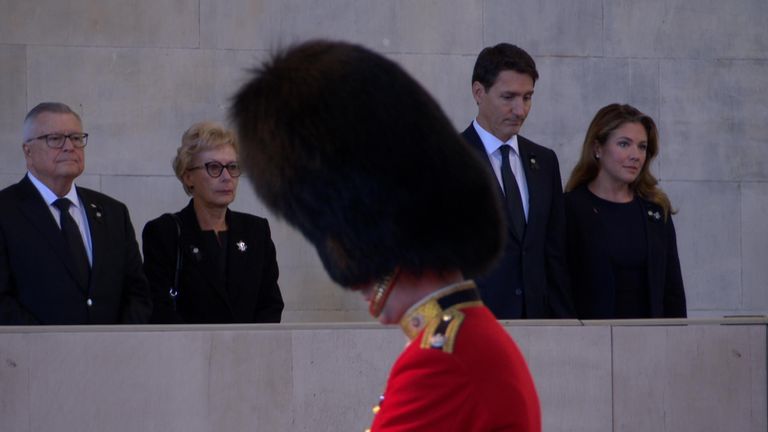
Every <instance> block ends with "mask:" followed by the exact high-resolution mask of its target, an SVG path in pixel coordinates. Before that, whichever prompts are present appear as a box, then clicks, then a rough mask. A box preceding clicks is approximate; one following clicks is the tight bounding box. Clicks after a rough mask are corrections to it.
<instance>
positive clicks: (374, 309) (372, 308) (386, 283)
mask: <svg viewBox="0 0 768 432" xmlns="http://www.w3.org/2000/svg"><path fill="white" fill-rule="evenodd" d="M399 275H400V268H396V269H395V270H394V271H393V272H392V273H390V274H388V275H387V276H385V277H384V278H382V279H381V280H380V281H378V282H376V286H375V287H374V288H373V296H371V301H370V303H369V304H368V312H370V314H371V316H372V317H374V318H378V317H379V315H381V311H383V310H384V305H386V304H387V299H388V298H389V293H391V292H392V288H394V286H395V282H396V281H397V277H398V276H399Z"/></svg>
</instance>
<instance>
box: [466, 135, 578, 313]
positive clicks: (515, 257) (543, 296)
mask: <svg viewBox="0 0 768 432" xmlns="http://www.w3.org/2000/svg"><path fill="white" fill-rule="evenodd" d="M461 135H462V136H463V137H464V139H465V140H466V141H467V142H468V143H469V144H470V146H471V147H472V148H474V149H475V150H476V151H477V152H478V153H479V155H480V157H481V158H482V159H483V160H484V161H486V166H487V167H488V169H489V170H490V171H491V174H492V175H494V178H495V174H494V173H493V166H492V165H491V161H490V159H489V158H488V153H486V151H485V147H484V146H483V142H482V140H481V139H480V136H479V135H478V134H477V131H475V128H474V126H473V125H472V124H470V125H469V127H468V128H467V129H466V130H464V132H462V134H461ZM517 143H518V147H519V150H520V157H521V158H522V165H523V170H524V171H525V179H526V183H527V185H528V195H529V200H528V201H529V206H528V209H529V210H528V224H527V226H526V229H525V234H524V236H523V238H519V237H518V235H517V234H516V233H515V232H514V230H513V229H512V228H511V227H512V224H511V223H507V225H508V229H507V239H506V246H505V249H504V253H503V255H502V257H501V259H500V260H499V261H498V262H497V264H496V265H495V266H494V268H493V269H491V271H489V272H488V273H486V274H484V275H481V276H479V277H476V282H477V285H478V287H479V288H480V294H481V296H482V298H483V302H484V303H485V304H486V305H488V307H489V308H490V309H491V311H492V312H493V313H494V315H496V318H498V319H518V318H573V317H575V312H574V309H573V303H572V300H571V296H570V287H569V284H568V275H567V269H566V262H565V214H564V209H563V186H562V183H561V181H560V166H559V164H558V162H557V156H556V155H555V152H553V151H552V150H550V149H548V148H546V147H542V146H540V145H538V144H535V143H533V142H531V141H529V140H527V139H525V138H523V137H522V136H520V135H518V136H517ZM497 185H498V182H497ZM497 189H498V197H499V199H500V200H502V201H504V200H505V198H504V191H503V190H502V188H501V186H500V185H499V186H498V187H497ZM502 208H504V209H505V212H506V209H507V206H506V205H505V204H502ZM507 220H508V221H509V214H507ZM470 276H471V275H470Z"/></svg>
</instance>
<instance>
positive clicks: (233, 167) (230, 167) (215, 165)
mask: <svg viewBox="0 0 768 432" xmlns="http://www.w3.org/2000/svg"><path fill="white" fill-rule="evenodd" d="M203 167H205V172H207V173H208V175H209V176H211V177H213V178H219V177H221V173H223V172H224V168H226V169H227V172H228V173H229V176H230V177H233V178H236V177H240V174H242V173H241V172H240V164H239V163H237V162H231V163H228V164H226V165H224V164H222V163H220V162H216V161H213V162H206V163H204V164H203V165H202V166H200V165H198V166H193V167H189V168H188V171H192V170H196V169H200V168H203Z"/></svg>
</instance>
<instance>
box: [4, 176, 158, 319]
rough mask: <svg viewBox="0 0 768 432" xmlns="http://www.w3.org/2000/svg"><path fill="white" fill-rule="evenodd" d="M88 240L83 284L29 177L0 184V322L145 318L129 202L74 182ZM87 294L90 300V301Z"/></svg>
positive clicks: (146, 299) (147, 307) (144, 288)
mask: <svg viewBox="0 0 768 432" xmlns="http://www.w3.org/2000/svg"><path fill="white" fill-rule="evenodd" d="M77 194H78V196H79V197H80V201H81V202H82V203H83V205H84V206H85V210H86V213H87V217H88V226H89V228H90V232H91V243H92V245H93V265H92V267H91V278H90V284H89V286H81V285H80V284H79V283H78V282H77V279H76V277H75V270H74V260H73V259H72V258H71V256H70V255H69V252H68V248H67V246H66V243H65V240H64V236H63V235H62V233H61V229H60V228H59V225H58V224H57V223H56V220H55V219H54V218H53V216H52V214H51V211H50V210H49V209H48V206H47V205H46V203H45V201H44V200H43V197H42V196H41V195H40V192H38V190H37V189H36V188H35V186H34V185H33V184H32V181H30V180H29V178H28V177H26V176H25V177H24V178H23V179H22V180H21V181H20V182H19V183H16V184H15V185H12V186H10V187H8V188H6V189H4V190H2V191H0V323H2V324H11V325H25V324H119V323H134V324H135V323H144V322H147V321H148V320H149V316H150V313H151V310H152V304H151V300H150V293H149V285H148V284H147V280H146V278H145V277H144V273H143V272H142V270H141V255H139V246H138V244H137V243H136V237H135V235H134V231H133V226H132V225H131V220H130V218H129V216H128V209H127V208H126V207H125V205H123V204H122V203H120V202H118V201H116V200H114V199H112V198H110V197H108V196H106V195H104V194H101V193H99V192H96V191H92V190H89V189H86V188H81V187H77ZM88 299H91V302H90V303H91V305H90V306H89V305H88Z"/></svg>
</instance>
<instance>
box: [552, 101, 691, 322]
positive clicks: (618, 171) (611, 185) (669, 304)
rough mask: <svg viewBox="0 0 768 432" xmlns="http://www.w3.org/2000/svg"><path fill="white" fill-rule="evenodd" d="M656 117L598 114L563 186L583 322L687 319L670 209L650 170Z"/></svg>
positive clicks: (611, 108)
mask: <svg viewBox="0 0 768 432" xmlns="http://www.w3.org/2000/svg"><path fill="white" fill-rule="evenodd" d="M658 152H659V138H658V131H657V129H656V124H655V123H654V121H653V119H652V118H651V117H649V116H647V115H645V114H643V113H642V112H640V111H639V110H637V109H636V108H634V107H632V106H630V105H620V104H611V105H607V106H605V107H603V108H601V109H600V110H599V111H598V112H597V114H596V115H595V117H594V119H592V122H591V123H590V125H589V129H588V130H587V134H586V137H585V138H584V144H583V146H582V151H581V158H580V159H579V162H578V163H577V164H576V167H574V169H573V172H572V173H571V177H570V179H569V180H568V183H567V184H566V187H565V191H566V195H565V205H566V220H567V225H568V230H567V241H568V245H567V251H568V266H569V270H570V276H571V285H572V289H573V296H574V301H575V303H576V308H577V314H578V317H579V318H581V319H612V318H661V317H668V318H677V317H685V316H686V304H685V292H684V288H683V279H682V274H681V271H680V260H679V258H678V254H677V240H676V234H675V226H674V224H673V223H672V214H673V213H675V212H674V211H673V210H672V205H671V203H670V201H669V198H668V197H667V195H666V194H665V193H664V192H663V191H662V190H661V188H659V187H658V185H657V184H658V181H657V180H656V178H655V177H654V176H653V174H651V171H650V165H651V162H652V161H653V159H654V158H655V157H656V155H657V154H658Z"/></svg>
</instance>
